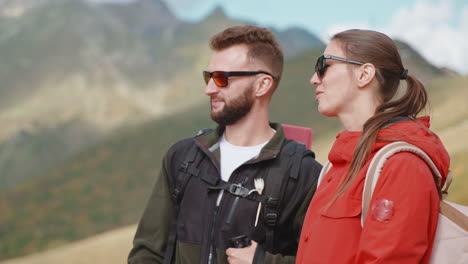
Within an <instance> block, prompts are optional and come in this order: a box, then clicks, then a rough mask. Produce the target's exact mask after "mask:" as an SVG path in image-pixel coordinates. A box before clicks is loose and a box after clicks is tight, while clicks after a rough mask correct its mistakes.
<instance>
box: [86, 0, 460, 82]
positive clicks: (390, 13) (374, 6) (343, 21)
mask: <svg viewBox="0 0 468 264" xmlns="http://www.w3.org/2000/svg"><path fill="white" fill-rule="evenodd" d="M94 1H106V2H128V1H134V0H94ZM162 1H164V2H166V3H167V5H168V6H169V8H170V9H171V10H172V11H173V12H174V13H175V15H176V16H177V17H179V18H180V19H182V20H185V21H191V22H195V21H199V20H201V19H203V18H204V17H205V16H206V15H207V14H209V13H210V12H211V11H212V10H213V9H214V8H215V7H217V6H221V7H222V8H223V9H224V11H225V12H226V14H227V15H228V16H229V17H232V18H237V19H242V20H247V21H252V22H254V23H256V24H259V25H261V26H267V27H274V28H276V29H279V30H284V29H286V28H288V27H292V26H299V27H302V28H304V29H306V30H308V31H309V32H311V33H314V34H316V35H317V36H319V37H320V38H321V39H322V40H324V41H325V42H328V39H329V37H330V36H332V35H333V34H334V33H337V32H339V31H343V30H346V29H351V28H361V29H372V30H377V31H380V32H383V33H385V34H387V35H389V36H390V37H392V38H394V39H399V40H403V41H406V42H408V43H409V44H410V45H411V46H412V47H413V48H415V49H416V50H417V51H419V52H420V53H421V54H422V55H423V56H424V57H425V58H427V59H428V60H429V61H431V62H432V63H434V64H435V65H437V66H439V67H448V68H451V69H454V70H456V71H458V72H460V73H463V74H468V51H467V49H468V0H388V1H378V0H320V1H319V0H162Z"/></svg>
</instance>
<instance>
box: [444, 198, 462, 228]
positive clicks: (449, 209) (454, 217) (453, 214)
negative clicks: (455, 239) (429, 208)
mask: <svg viewBox="0 0 468 264" xmlns="http://www.w3.org/2000/svg"><path fill="white" fill-rule="evenodd" d="M440 213H441V214H442V215H444V216H445V217H447V218H448V219H450V220H451V221H452V222H454V223H455V224H457V225H458V226H459V227H461V228H463V230H465V232H468V217H467V216H466V215H465V214H463V213H462V212H460V211H458V210H457V209H456V208H455V207H453V206H452V205H450V204H449V202H447V201H441V202H440Z"/></svg>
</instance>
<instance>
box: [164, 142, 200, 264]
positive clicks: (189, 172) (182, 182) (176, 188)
mask: <svg viewBox="0 0 468 264" xmlns="http://www.w3.org/2000/svg"><path fill="white" fill-rule="evenodd" d="M200 152H201V151H200V150H199V149H198V147H197V145H196V144H195V142H193V144H192V145H191V146H190V147H189V149H188V151H187V152H186V153H187V154H186V159H185V161H184V162H182V164H181V165H180V168H179V173H177V175H173V177H174V178H175V179H174V183H173V186H172V192H171V196H172V199H173V200H174V216H173V219H172V224H171V227H170V231H169V237H168V239H167V245H166V251H165V253H164V261H163V264H171V263H172V260H173V257H174V252H175V245H176V241H177V218H178V215H179V211H180V202H181V200H182V197H183V195H184V191H185V187H186V185H187V183H188V181H189V180H190V177H191V176H198V174H199V172H200V171H199V170H198V166H199V165H200V163H201V160H202V159H203V155H202V154H201V153H200Z"/></svg>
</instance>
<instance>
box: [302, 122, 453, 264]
mask: <svg viewBox="0 0 468 264" xmlns="http://www.w3.org/2000/svg"><path fill="white" fill-rule="evenodd" d="M360 135H361V132H349V131H344V132H341V133H340V134H338V136H337V137H336V141H335V144H334V145H333V147H332V149H331V151H330V153H329V155H328V159H329V160H330V162H331V163H332V164H333V167H332V168H331V169H330V171H329V172H328V173H327V175H325V177H324V178H323V180H322V182H321V184H320V186H319V188H318V189H317V192H316V193H315V195H314V198H313V200H312V202H311V203H310V205H309V209H308V211H307V215H306V218H305V221H304V225H303V229H302V233H301V238H300V242H299V250H298V252H297V258H296V263H298V264H299V263H300V264H313V263H320V264H329V263H333V264H335V263H339V264H342V263H359V264H363V263H386V264H387V263H398V264H405V263H408V264H409V263H411V264H415V263H428V262H429V258H430V253H431V249H432V244H433V242H434V236H435V230H436V227H437V219H438V212H439V196H438V193H437V189H436V187H435V183H434V180H433V177H432V174H431V171H430V169H429V167H428V166H427V165H426V163H425V162H424V161H423V160H422V159H420V158H419V157H417V156H416V155H414V154H410V153H407V152H401V153H398V154H395V155H394V156H392V157H390V159H388V161H387V162H386V163H385V166H384V167H383V169H382V173H381V176H380V179H379V181H378V183H377V185H376V188H375V191H374V194H373V196H372V201H371V205H370V207H369V214H368V216H367V217H366V219H365V222H364V228H362V227H361V223H360V218H361V210H362V191H363V187H364V178H365V173H366V171H367V168H368V166H369V162H370V159H371V158H372V157H373V155H374V154H375V152H376V151H377V150H379V149H380V148H382V147H383V146H385V145H386V144H388V143H390V142H388V141H387V142H377V143H376V144H375V145H374V147H373V149H372V154H371V157H370V158H369V160H368V161H367V163H366V164H365V165H364V168H363V169H362V170H361V171H360V172H359V174H358V175H357V177H356V178H355V179H354V180H353V182H352V183H351V185H350V186H349V187H348V188H347V189H346V191H345V192H344V193H343V194H342V195H341V196H339V197H338V198H337V199H336V200H335V202H334V203H333V204H331V205H330V206H329V207H328V208H327V206H328V203H329V202H330V200H331V199H332V197H333V195H334V194H335V193H336V191H337V189H338V186H339V185H338V184H339V182H340V178H341V177H342V176H343V175H344V174H345V172H346V170H347V169H348V167H349V166H350V163H351V160H352V157H353V152H354V149H355V147H356V145H357V141H358V139H359V137H360ZM378 138H384V139H391V140H397V141H398V140H402V141H406V142H408V143H411V144H414V145H417V146H418V147H420V148H421V149H422V150H424V151H425V152H426V153H427V154H428V155H429V156H430V157H431V159H432V160H433V161H434V163H435V164H436V166H437V167H438V169H439V171H440V172H441V173H442V174H443V175H444V176H445V175H447V171H448V168H449V164H450V158H449V155H448V153H447V151H446V150H445V148H444V146H443V145H442V142H441V141H440V139H439V138H438V137H437V136H436V135H435V134H433V133H432V132H430V131H429V118H428V117H425V118H421V119H418V121H417V122H414V121H402V122H398V123H396V124H394V125H391V126H389V127H387V128H384V129H382V130H381V131H380V132H379V134H378ZM443 181H445V179H443ZM381 199H386V200H390V201H393V215H392V216H391V218H390V220H388V221H387V222H382V221H378V220H376V218H375V216H373V215H372V206H373V204H375V201H379V200H381Z"/></svg>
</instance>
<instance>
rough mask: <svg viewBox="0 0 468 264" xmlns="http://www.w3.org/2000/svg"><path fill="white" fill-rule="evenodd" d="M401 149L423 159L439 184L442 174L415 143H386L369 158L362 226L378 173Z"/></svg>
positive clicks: (363, 198)
mask: <svg viewBox="0 0 468 264" xmlns="http://www.w3.org/2000/svg"><path fill="white" fill-rule="evenodd" d="M403 151H404V152H411V153H413V154H416V155H417V156H418V157H420V158H421V159H422V160H424V161H425V162H426V164H427V165H428V166H429V168H430V169H431V171H432V174H433V176H434V181H435V183H436V185H437V186H440V183H441V179H442V176H441V174H440V172H439V170H438V169H437V167H436V165H435V164H434V162H433V161H432V160H431V158H430V157H429V156H428V155H427V154H426V153H425V152H424V151H423V150H421V149H420V148H418V147H417V146H415V145H412V144H410V143H407V142H403V141H397V142H393V143H390V144H388V145H386V146H385V147H383V148H381V149H380V150H379V151H377V153H376V154H375V156H374V158H372V160H371V163H370V165H369V169H368V170H367V174H366V180H365V182H364V190H363V192H362V214H361V226H364V220H365V219H366V216H367V213H368V211H369V206H370V201H371V198H372V193H373V192H374V189H375V186H376V184H377V181H378V179H379V177H380V173H381V172H382V168H383V166H384V164H385V162H386V161H387V160H388V159H389V158H390V157H391V156H393V155H395V154H396V153H398V152H403Z"/></svg>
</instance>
